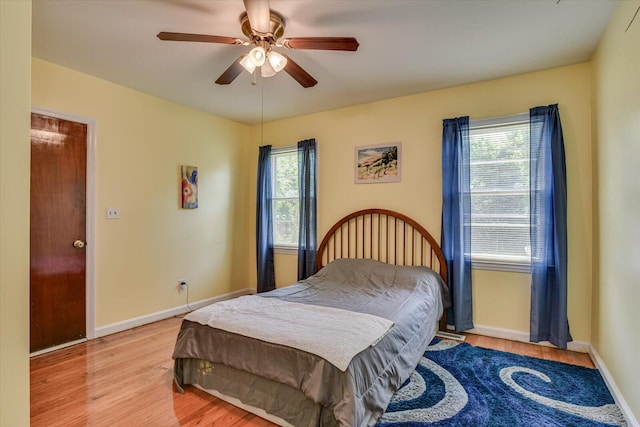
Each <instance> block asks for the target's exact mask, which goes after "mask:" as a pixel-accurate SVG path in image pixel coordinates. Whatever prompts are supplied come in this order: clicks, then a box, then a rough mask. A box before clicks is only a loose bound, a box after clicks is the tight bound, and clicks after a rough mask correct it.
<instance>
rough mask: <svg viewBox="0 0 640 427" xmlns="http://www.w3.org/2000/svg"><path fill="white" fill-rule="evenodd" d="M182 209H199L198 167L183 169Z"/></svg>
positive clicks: (183, 167)
mask: <svg viewBox="0 0 640 427" xmlns="http://www.w3.org/2000/svg"><path fill="white" fill-rule="evenodd" d="M181 175H182V179H181V181H182V182H181V188H182V208H183V209H195V208H197V207H198V168H197V167H196V166H184V165H183V166H182V167H181Z"/></svg>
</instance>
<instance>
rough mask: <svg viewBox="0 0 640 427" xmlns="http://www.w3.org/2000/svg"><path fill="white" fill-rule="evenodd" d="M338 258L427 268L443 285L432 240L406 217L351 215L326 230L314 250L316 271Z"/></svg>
mask: <svg viewBox="0 0 640 427" xmlns="http://www.w3.org/2000/svg"><path fill="white" fill-rule="evenodd" d="M339 258H368V259H375V260H378V261H382V262H385V263H387V264H395V265H422V266H427V267H429V268H431V269H432V270H434V271H436V272H438V273H440V276H441V277H442V280H444V282H445V283H446V282H447V265H446V263H445V261H444V255H443V254H442V249H440V246H439V245H438V243H437V242H436V240H435V239H434V238H433V236H431V234H429V232H428V231H427V230H426V229H425V228H424V227H423V226H421V225H420V224H418V223H417V222H416V221H414V220H413V219H411V218H409V217H408V216H406V215H403V214H400V213H398V212H394V211H390V210H386V209H364V210H361V211H358V212H353V213H351V214H349V215H347V216H345V217H344V218H342V219H341V220H340V221H338V222H336V223H335V224H334V225H333V227H331V228H330V229H329V231H328V232H327V234H326V235H325V236H324V239H322V242H321V243H320V246H318V254H317V258H316V261H317V266H318V270H320V269H321V268H322V267H323V266H325V265H327V264H328V263H329V262H331V261H333V260H334V259H339Z"/></svg>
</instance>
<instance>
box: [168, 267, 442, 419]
mask: <svg viewBox="0 0 640 427" xmlns="http://www.w3.org/2000/svg"><path fill="white" fill-rule="evenodd" d="M260 295H261V296H262V297H264V298H279V299H281V300H285V301H291V302H297V303H304V304H313V305H321V306H329V307H334V308H341V309H346V310H352V311H357V312H361V313H368V314H373V315H376V316H380V317H384V318H387V319H389V320H391V321H393V322H394V326H393V328H392V329H391V330H390V331H389V333H388V334H387V335H386V336H385V337H384V338H383V339H382V340H381V341H380V342H378V343H377V344H376V345H375V346H373V347H370V348H368V349H367V350H364V351H363V352H361V353H359V354H358V355H357V356H356V357H354V358H353V360H352V361H351V363H350V364H349V367H348V368H347V370H346V372H341V371H340V370H339V369H338V368H336V367H335V366H333V365H331V364H330V363H329V362H327V361H325V360H324V359H322V358H320V357H318V356H315V355H313V354H310V353H305V352H302V351H298V350H296V349H293V348H290V347H285V346H281V345H277V344H271V343H267V342H264V341H260V340H257V339H253V338H247V337H243V336H240V335H236V334H233V333H230V332H225V331H222V330H219V329H214V328H211V327H209V326H204V325H200V324H198V323H194V322H189V321H184V322H183V324H182V328H181V330H180V333H179V335H178V338H177V341H176V346H175V350H174V354H173V358H174V359H175V372H174V373H175V379H176V383H177V384H178V386H182V385H183V384H199V385H200V386H201V387H203V388H213V389H216V390H219V391H221V392H222V393H224V394H226V395H229V396H231V397H235V398H238V399H240V400H241V401H242V402H244V403H246V404H249V405H252V406H256V407H260V408H263V409H265V410H266V411H267V412H268V413H272V414H274V415H276V416H278V417H280V418H282V419H284V420H286V421H287V422H289V423H291V424H293V425H295V426H318V425H323V426H324V425H339V426H349V427H351V426H370V425H373V424H375V422H376V420H377V419H378V418H379V417H380V415H382V413H383V412H384V410H385V409H386V407H387V405H388V403H389V401H390V399H391V396H392V395H393V393H394V392H395V391H396V390H397V389H398V388H399V387H400V386H401V385H402V383H403V382H404V381H405V380H406V379H407V378H408V377H409V375H410V374H411V372H412V371H413V369H414V368H415V366H416V364H417V363H418V360H419V359H420V357H421V355H422V354H423V352H424V350H425V348H426V346H427V345H428V343H429V341H430V340H431V339H432V338H433V336H434V335H435V332H436V330H437V324H438V319H439V318H440V316H441V315H442V311H443V306H444V307H448V306H449V296H448V292H447V288H446V285H444V283H443V282H442V280H441V279H440V276H439V275H438V274H437V273H435V272H433V271H432V270H430V269H428V268H426V267H401V266H394V265H388V264H384V263H381V262H378V261H373V260H362V259H357V260H354V259H339V260H336V261H333V262H332V263H330V264H329V265H327V266H326V267H325V268H323V269H322V270H321V271H320V272H319V273H317V274H316V275H314V276H312V277H310V278H308V279H306V280H303V281H301V282H299V283H296V284H294V285H291V286H287V287H285V288H280V289H276V290H274V291H271V292H267V293H264V294H260ZM294 327H295V325H292V328H294ZM318 327H322V325H318Z"/></svg>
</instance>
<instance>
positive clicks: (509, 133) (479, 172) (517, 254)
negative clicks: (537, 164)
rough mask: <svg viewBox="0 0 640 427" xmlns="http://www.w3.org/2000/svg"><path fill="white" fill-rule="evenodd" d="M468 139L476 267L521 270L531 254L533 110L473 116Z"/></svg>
mask: <svg viewBox="0 0 640 427" xmlns="http://www.w3.org/2000/svg"><path fill="white" fill-rule="evenodd" d="M469 143H470V179H471V185H470V188H471V256H472V259H473V261H474V266H477V267H480V268H483V266H484V267H487V268H495V267H496V265H502V266H503V268H499V269H506V270H510V269H513V270H519V269H520V268H522V267H526V266H528V265H529V263H530V259H531V258H530V257H531V244H530V227H529V221H530V218H529V203H530V202H529V150H530V147H529V115H528V114H524V115H518V116H509V117H502V118H495V119H489V120H482V121H472V122H470V124H469ZM492 264H493V266H492ZM510 266H511V267H510ZM518 266H520V267H518Z"/></svg>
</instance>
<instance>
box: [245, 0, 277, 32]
mask: <svg viewBox="0 0 640 427" xmlns="http://www.w3.org/2000/svg"><path fill="white" fill-rule="evenodd" d="M244 8H245V9H246V10H247V16H248V17H249V23H250V24H251V28H252V29H253V30H255V31H256V32H258V33H262V34H267V33H269V32H270V31H271V14H270V12H269V0H244Z"/></svg>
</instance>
